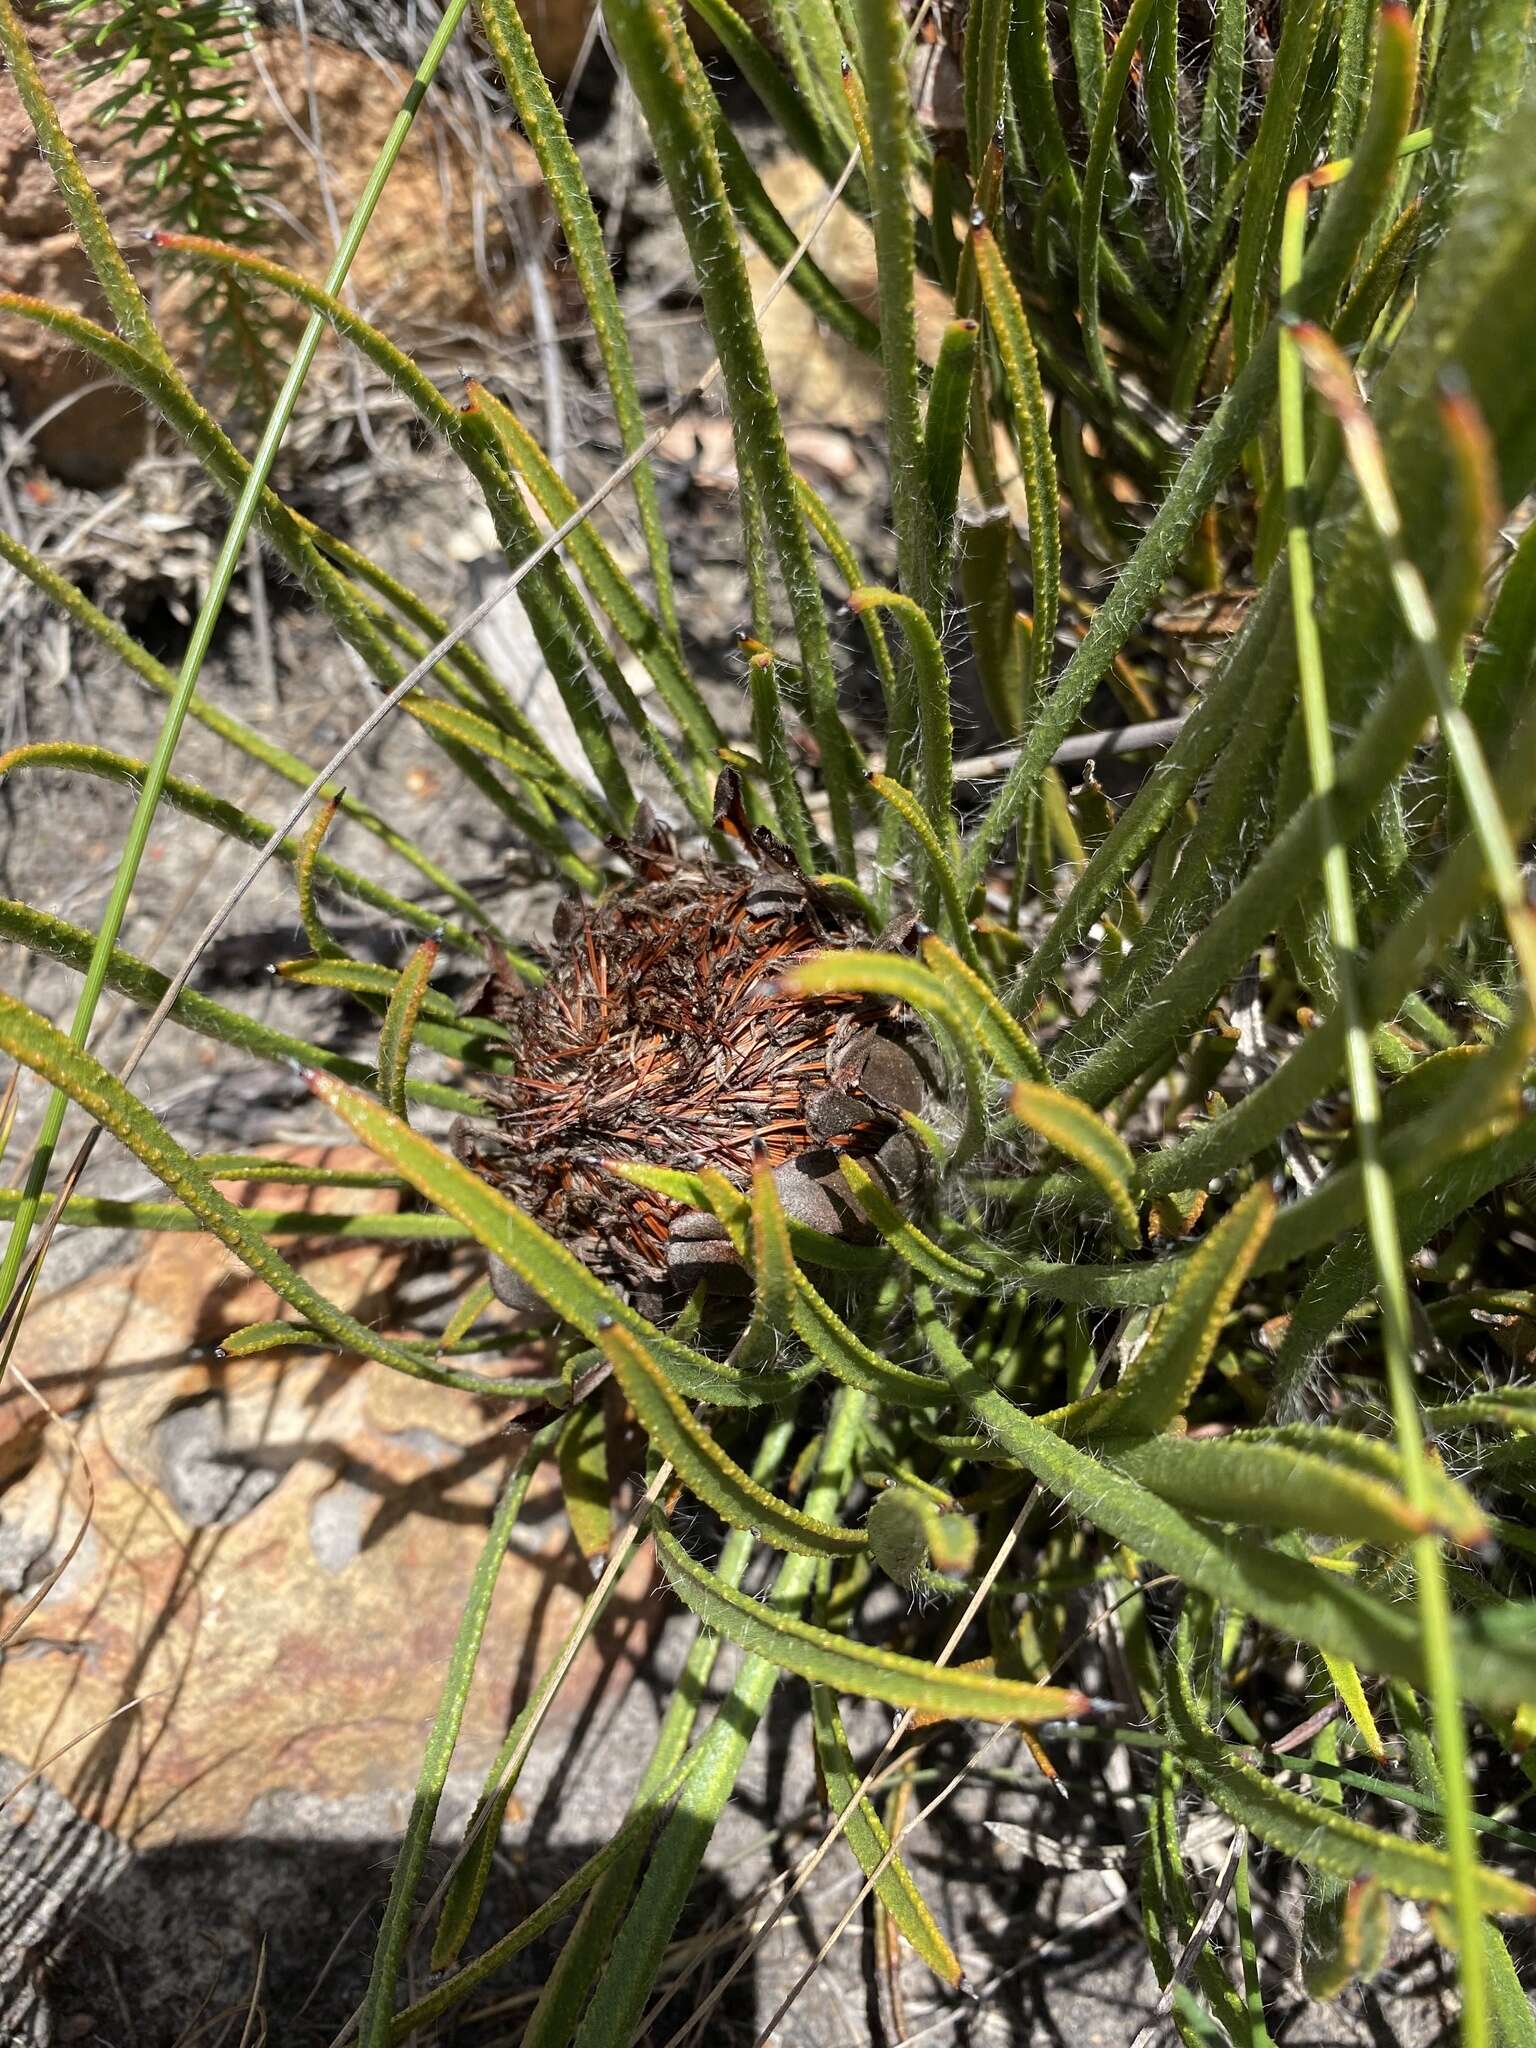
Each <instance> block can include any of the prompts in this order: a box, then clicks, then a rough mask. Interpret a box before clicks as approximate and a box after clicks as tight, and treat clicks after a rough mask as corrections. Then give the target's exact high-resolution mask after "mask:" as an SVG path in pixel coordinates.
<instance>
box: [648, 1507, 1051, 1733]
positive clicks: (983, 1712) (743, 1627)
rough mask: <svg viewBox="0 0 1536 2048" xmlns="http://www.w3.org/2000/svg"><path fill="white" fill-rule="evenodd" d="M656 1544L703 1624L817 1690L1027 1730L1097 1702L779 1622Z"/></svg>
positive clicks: (664, 1541) (659, 1537)
mask: <svg viewBox="0 0 1536 2048" xmlns="http://www.w3.org/2000/svg"><path fill="white" fill-rule="evenodd" d="M653 1538H654V1541H655V1544H656V1551H657V1555H658V1556H659V1557H660V1559H661V1562H662V1567H663V1569H664V1570H665V1572H666V1575H667V1578H668V1580H669V1582H670V1584H671V1586H672V1589H673V1591H674V1592H675V1593H676V1594H677V1596H678V1598H679V1599H680V1600H682V1601H683V1603H684V1604H685V1606H687V1607H690V1608H691V1609H692V1610H693V1612H694V1613H695V1614H696V1615H698V1617H699V1619H700V1620H701V1621H702V1622H704V1623H705V1624H706V1625H707V1626H708V1627H710V1628H714V1629H718V1630H719V1632H720V1634H721V1635H723V1636H725V1637H727V1638H728V1639H729V1640H730V1641H731V1642H733V1643H738V1644H740V1646H741V1647H742V1648H743V1649H746V1650H750V1651H752V1652H753V1653H754V1655H757V1656H762V1657H767V1658H770V1659H772V1661H773V1662H774V1663H776V1664H778V1665H779V1666H781V1667H782V1669H784V1670H786V1671H793V1672H794V1673H795V1674H796V1675H797V1676H798V1677H801V1678H808V1679H810V1680H811V1681H812V1682H813V1683H814V1684H817V1685H826V1686H830V1687H832V1689H833V1690H834V1691H836V1692H843V1693H850V1694H852V1695H854V1696H855V1697H856V1698H860V1699H873V1700H884V1701H885V1702H886V1704H887V1705H888V1706H894V1707H916V1708H919V1709H920V1710H921V1711H922V1712H924V1713H930V1714H938V1715H943V1716H945V1717H946V1718H951V1719H970V1720H977V1721H1005V1722H1019V1723H1023V1724H1027V1723H1029V1722H1033V1721H1052V1720H1072V1719H1075V1718H1076V1717H1077V1716H1078V1715H1080V1714H1085V1713H1087V1712H1088V1711H1089V1709H1090V1705H1091V1702H1090V1701H1089V1700H1088V1699H1086V1698H1085V1697H1084V1695H1083V1694H1082V1693H1080V1692H1068V1691H1064V1690H1062V1689H1061V1688H1059V1687H1056V1686H1048V1685H1021V1684H1017V1683H1015V1682H1014V1681H1012V1680H1011V1679H1003V1678H993V1677H990V1676H988V1675H986V1674H984V1673H980V1672H971V1671H964V1670H958V1669H952V1668H950V1667H947V1666H943V1665H937V1664H925V1663H923V1662H922V1661H921V1660H920V1659H919V1658H916V1657H903V1656H900V1655H898V1653H897V1652H896V1651H894V1650H882V1649H879V1648H876V1647H875V1646H874V1645H872V1644H869V1643H860V1642H854V1641H852V1640H851V1639H850V1638H849V1637H847V1636H841V1635H834V1634H832V1633H831V1631H830V1630H827V1629H823V1628H817V1627H816V1626H815V1625H814V1624H813V1623H811V1622H807V1621H798V1620H796V1619H795V1618H794V1617H793V1616H792V1615H788V1614H777V1613H775V1612H774V1611H773V1609H771V1608H765V1607H762V1606H760V1605H759V1603H758V1602H757V1601H756V1600H752V1599H749V1598H748V1597H747V1596H746V1595H745V1594H741V1593H736V1592H732V1591H731V1589H730V1588H729V1587H727V1586H725V1585H723V1584H722V1583H721V1582H720V1580H718V1579H717V1578H716V1577H715V1576H714V1574H713V1573H711V1572H709V1571H706V1570H705V1568H704V1567H703V1566H702V1565H701V1564H699V1563H697V1562H696V1561H695V1559H693V1558H692V1557H690V1556H689V1554H688V1552H687V1551H686V1550H684V1548H683V1547H682V1545H681V1544H680V1543H679V1542H677V1540H676V1539H675V1538H674V1537H672V1536H669V1535H668V1534H667V1533H666V1531H665V1529H663V1528H660V1527H658V1528H656V1529H654V1531H653Z"/></svg>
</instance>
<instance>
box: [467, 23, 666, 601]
mask: <svg viewBox="0 0 1536 2048" xmlns="http://www.w3.org/2000/svg"><path fill="white" fill-rule="evenodd" d="M475 12H476V14H477V15H478V16H479V19H480V26H481V29H482V31H483V33H484V35H485V40H486V46H487V47H488V49H489V50H490V52H491V55H492V57H494V59H495V60H496V64H497V67H498V68H499V70H500V72H501V75H502V79H503V81H504V83H505V85H506V88H507V91H508V93H509V94H510V95H511V98H512V102H513V105H514V106H515V107H516V108H517V118H518V122H519V125H520V126H521V128H522V131H523V133H524V135H525V136H526V137H527V138H528V141H529V143H530V144H531V145H532V148H533V152H534V155H535V156H536V157H537V158H538V161H539V169H540V171H541V172H542V173H543V176H544V189H545V191H546V192H547V193H548V194H549V197H550V200H551V201H552V203H553V205H554V208H555V212H556V214H557V216H558V218H559V221H560V229H561V233H562V235H563V236H564V239H565V248H566V253H567V255H568V257H569V259H570V263H571V268H572V269H573V270H574V271H575V273H576V278H577V281H578V283H579V284H580V286H581V295H582V298H583V300H584V301H585V303H586V307H587V312H588V315H589V316H590V318H591V321H592V334H593V339H594V340H595V341H596V343H597V348H598V354H599V355H600V357H601V358H602V364H603V374H604V376H605V377H606V379H607V382H608V390H609V393H610V395H611V396H612V399H613V410H614V418H615V420H616V421H617V422H618V428H619V435H620V438H621V440H622V441H623V444H624V452H625V454H626V455H632V454H633V453H634V452H635V450H636V449H637V448H639V447H640V446H641V445H642V443H643V442H644V440H645V435H646V421H645V412H644V408H643V407H642V405H641V403H640V394H639V391H638V389H637V387H636V383H635V368H634V362H633V360H632V358H631V355H630V349H629V337H628V330H627V328H626V326H625V323H624V315H623V312H622V310H621V308H620V305H619V294H618V290H617V287H616V286H615V284H614V281H613V274H612V271H611V270H610V269H609V265H608V249H607V244H606V242H605V241H604V239H603V229H602V223H601V222H600V220H599V219H598V217H597V211H596V208H595V207H594V206H593V204H592V196H591V194H590V192H589V191H588V190H587V181H586V179H585V177H584V176H583V175H582V169H581V160H580V158H579V157H578V156H577V154H576V151H575V148H574V147H573V146H572V143H571V139H570V135H569V133H568V132H567V129H566V126H565V122H564V121H563V120H562V119H561V115H560V109H559V107H558V106H557V105H556V103H555V98H554V95H553V93H552V92H551V91H550V89H549V85H548V82H547V81H546V79H545V77H544V73H543V70H542V69H541V67H540V64H539V60H538V55H537V52H536V51H535V49H534V46H533V40H532V38H531V37H530V36H529V34H528V31H527V29H526V28H525V27H524V26H523V22H522V19H521V16H520V15H519V12H518V10H517V8H516V7H515V6H514V5H513V4H512V0H476V6H475ZM630 488H631V489H632V490H633V492H634V496H635V506H636V509H637V511H638V512H639V514H640V528H641V531H642V532H643V534H644V535H645V546H646V555H647V557H648V559H649V562H650V567H651V579H652V581H653V583H654V584H655V586H656V602H657V604H658V606H659V608H660V611H661V616H662V619H663V621H664V622H665V625H666V630H667V633H668V634H669V636H670V637H671V639H672V640H674V641H676V640H677V639H678V638H679V629H678V621H677V604H676V599H675V597H674V594H673V589H672V570H671V562H670V558H669V555H668V552H667V537H666V529H665V526H664V524H663V522H662V517H661V512H660V508H659V506H658V503H657V497H656V479H655V475H654V473H653V472H652V469H651V466H650V464H649V463H648V462H642V463H640V464H639V466H638V467H637V468H636V470H635V471H634V474H633V476H632V478H631V480H630Z"/></svg>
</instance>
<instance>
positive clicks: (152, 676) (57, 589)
mask: <svg viewBox="0 0 1536 2048" xmlns="http://www.w3.org/2000/svg"><path fill="white" fill-rule="evenodd" d="M0 561H3V562H5V563H7V564H9V566H10V567H11V568H13V569H15V570H16V571H17V572H18V573H19V574H21V575H23V576H25V577H26V579H27V581H28V582H29V583H31V584H32V585H33V586H34V588H36V589H38V590H40V591H41V592H42V593H43V595H44V596H45V597H47V598H48V599H49V600H50V601H51V602H52V603H54V604H55V605H57V606H58V607H59V609H60V610H61V611H63V612H64V613H65V614H66V615H67V616H68V617H69V618H72V619H74V620H75V621H76V622H77V623H78V624H79V625H81V626H83V627H84V628H85V630H86V631H87V632H88V633H90V634H91V635H92V637H93V638H95V639H96V640H98V641H99V642H100V643H101V645H102V646H103V647H105V648H107V649H109V650H110V652H112V653H113V654H115V655H116V656H117V657H118V659H119V660H120V661H122V662H123V663H124V664H125V666H126V667H128V668H129V669H131V670H132V671H133V673H134V674H135V675H136V676H139V677H140V678H142V680H143V681H144V682H146V683H148V684H149V686H150V688H151V689H153V690H156V691H158V692H159V694H160V695H161V696H162V697H173V696H174V695H175V693H176V678H175V676H174V674H173V673H172V672H171V670H170V669H168V668H166V667H165V665H164V663H163V662H159V661H156V660H155V658H154V656H153V655H152V654H150V653H149V652H148V650H147V649H146V648H144V647H142V646H141V645H140V644H139V642H138V641H137V640H135V639H134V638H133V637H132V635H131V634H129V633H126V632H124V630H123V628H122V627H121V626H120V625H119V624H118V623H117V621H116V620H115V619H110V618H108V616H107V614H106V613H105V612H104V611H102V610H100V609H99V607H98V606H96V605H94V604H92V603H91V601H90V599H89V598H88V597H86V596H85V594H84V593H83V592H82V591H80V590H79V589H77V588H76V586H75V585H74V584H73V583H71V582H69V581H68V579H67V578H66V577H63V576H61V575H59V573H58V572H57V570H55V569H54V568H52V567H51V566H50V565H49V564H48V563H47V562H44V561H42V560H41V559H40V558H39V557H38V556H36V555H34V554H33V553H32V552H31V550H30V549H28V548H25V547H23V546H22V545H21V543H20V542H19V541H17V540H15V539H13V538H12V536H11V535H10V534H8V533H5V532H0ZM187 714H188V716H189V717H191V718H193V719H195V720H196V721H197V723H198V724H199V725H202V726H204V727H205V728H206V729H207V730H208V731H209V732H211V733H216V734H217V735H218V737H219V738H220V739H222V740H224V741H226V742H227V743H228V744H229V745H231V746H233V747H238V748H239V750H240V752H241V753H243V754H245V755H247V756H248V757H249V758H250V759H251V760H253V761H259V762H260V763H261V764H262V766H263V767H265V768H270V769H271V770H272V771H273V773H274V774H276V775H280V776H281V777H282V779H283V780H284V781H285V782H287V783H291V784H292V786H293V787H294V788H295V789H307V788H308V787H309V785H310V783H311V782H313V781H314V779H315V771H314V769H313V768H312V767H311V766H310V765H309V764H308V762H306V761H301V760H300V759H299V757H298V756H297V755H296V754H290V753H289V752H288V751H287V750H286V748H283V747H279V746H275V745H274V744H273V743H272V742H271V741H270V740H268V739H266V738H265V737H264V736H263V735H262V734H261V733H258V732H256V731H254V730H253V729H252V728H251V727H250V726H248V725H244V724H242V723H241V721H240V720H239V719H238V718H233V717H231V716H230V714H229V713H228V712H226V711H223V710H221V709H220V708H219V706H218V705H216V704H210V703H209V702H208V700H207V698H206V697H200V696H198V695H197V694H196V693H195V692H194V693H193V695H192V697H191V699H190V700H189V702H188V704H187ZM321 794H322V795H324V796H328V797H329V796H339V797H340V798H341V809H342V815H343V816H344V817H348V818H352V819H355V820H356V822H357V823H358V824H359V825H361V826H362V827H363V829H364V831H366V832H371V833H372V834H373V836H374V837H375V838H376V839H377V840H379V841H380V843H381V844H382V845H384V846H387V847H388V848H389V850H390V851H391V852H392V853H394V854H396V855H398V856H399V858H400V859H401V860H403V861H406V862H408V863H409V864H410V866H412V867H413V868H415V870H416V872H417V873H418V874H419V875H422V876H423V877H425V879H426V880H427V881H429V882H430V883H431V884H432V886H433V888H434V889H440V890H441V891H442V892H443V894H444V895H445V896H447V897H448V898H449V900H450V901H451V902H453V903H456V904H457V905H458V907H459V909H460V910H462V911H466V912H467V913H468V914H469V916H470V918H471V919H472V920H473V922H474V923H475V924H476V925H488V924H489V922H490V920H489V919H488V917H487V916H486V913H485V911H484V910H483V909H482V908H481V906H480V905H479V904H478V903H476V901H475V899H474V897H473V896H471V895H470V893H469V891H468V890H467V889H466V888H465V887H464V886H463V884H462V883H461V882H458V881H456V880H455V879H454V877H453V876H452V875H450V874H449V873H448V872H447V870H446V869H444V868H441V867H439V866H438V864H437V863H436V862H435V861H433V860H431V859H429V857H428V856H427V855H426V854H425V853H424V852H423V851H422V850H421V848H420V847H419V846H417V845H416V844H415V843H414V842H413V841H412V840H411V839H409V838H407V837H406V835H405V834H404V833H402V832H398V831H396V830H395V828H394V827H393V826H392V825H390V824H389V823H388V822H387V820H385V819H384V818H382V817H381V816H380V815H379V813H378V812H377V811H375V810H373V809H372V808H371V807H370V806H369V805H367V804H365V803H362V802H360V801H359V800H358V799H357V798H356V797H353V796H349V795H347V794H346V793H344V792H343V791H340V790H337V789H334V788H331V787H326V788H325V789H324V790H322V792H321Z"/></svg>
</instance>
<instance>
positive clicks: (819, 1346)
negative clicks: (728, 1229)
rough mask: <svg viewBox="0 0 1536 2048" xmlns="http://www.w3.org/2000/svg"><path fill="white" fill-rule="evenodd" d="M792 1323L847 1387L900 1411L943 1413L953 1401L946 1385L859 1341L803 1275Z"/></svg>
mask: <svg viewBox="0 0 1536 2048" xmlns="http://www.w3.org/2000/svg"><path fill="white" fill-rule="evenodd" d="M790 1321H791V1324H792V1325H793V1328H794V1332H795V1335H796V1336H797V1337H798V1338H799V1339H800V1341H801V1343H802V1344H803V1345H804V1346H805V1348H806V1349H807V1351H809V1352H810V1354H811V1356H812V1358H813V1359H814V1360H816V1361H817V1362H818V1363H819V1364H821V1365H822V1366H824V1367H825V1368H826V1370H827V1371H828V1372H829V1373H831V1375H832V1377H833V1378H834V1379H837V1380H841V1381H842V1383H843V1385H844V1386H847V1387H853V1388H855V1389H857V1390H858V1391H859V1392H860V1393H864V1394H869V1395H872V1396H873V1397H874V1398H875V1399H876V1400H879V1401H888V1402H891V1403H893V1404H894V1405H895V1406H897V1407H907V1408H939V1407H943V1406H944V1405H945V1403H946V1401H947V1400H948V1394H947V1390H946V1389H945V1387H944V1386H943V1385H942V1383H941V1382H940V1381H938V1380H935V1379H928V1378H926V1377H925V1376H924V1375H923V1374H922V1373H918V1372H912V1371H910V1370H909V1369H908V1368H907V1367H906V1366H904V1365H894V1364H892V1362H891V1361H890V1360H889V1359H888V1358H882V1357H881V1355H880V1353H879V1352H878V1351H875V1350H872V1349H871V1348H870V1346H869V1345H868V1344H866V1343H865V1342H864V1340H863V1338H862V1337H857V1336H855V1335H854V1333H853V1331H852V1330H850V1329H849V1327H848V1325H847V1324H846V1323H845V1322H844V1321H843V1319H842V1317H841V1316H840V1315H838V1314H837V1312H836V1310H835V1309H832V1308H830V1307H828V1305H827V1303H826V1302H825V1301H824V1300H823V1299H822V1297H821V1295H820V1294H819V1293H818V1292H817V1291H816V1289H815V1288H814V1287H813V1286H812V1285H811V1283H810V1281H809V1280H807V1279H806V1277H805V1275H804V1274H803V1273H802V1274H801V1275H800V1284H799V1286H798V1287H797V1289H796V1291H795V1300H794V1306H793V1308H792V1309H791V1311H790Z"/></svg>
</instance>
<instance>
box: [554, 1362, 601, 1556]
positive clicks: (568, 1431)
mask: <svg viewBox="0 0 1536 2048" xmlns="http://www.w3.org/2000/svg"><path fill="white" fill-rule="evenodd" d="M555 1459H556V1463H557V1464H558V1465H559V1468H560V1493H561V1497H562V1499H563V1500H564V1502H565V1512H566V1517H567V1519H568V1520H569V1522H570V1525H571V1534H572V1535H573V1536H574V1537H575V1539H576V1544H577V1548H578V1549H579V1550H580V1551H581V1554H582V1556H583V1557H584V1558H586V1559H587V1560H588V1561H589V1562H591V1561H592V1560H593V1559H602V1558H605V1557H606V1556H607V1554H608V1545H609V1543H610V1542H611V1540H612V1537H613V1507H612V1498H613V1488H612V1486H611V1484H610V1482H609V1478H608V1428H607V1422H606V1418H605V1417H604V1414H603V1401H602V1396H601V1393H599V1394H598V1395H597V1396H596V1397H595V1398H594V1399H591V1400H587V1401H583V1402H582V1403H581V1405H580V1406H579V1407H578V1408H577V1410H576V1412H575V1414H574V1415H573V1416H572V1417H571V1418H570V1420H569V1421H568V1422H567V1423H566V1425H565V1427H564V1428H563V1429H562V1430H561V1432H560V1437H559V1441H558V1443H557V1444H556V1446H555Z"/></svg>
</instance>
